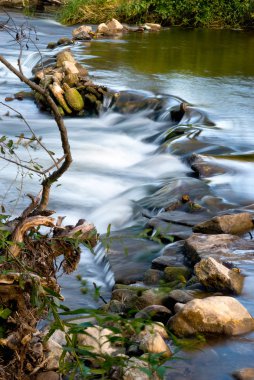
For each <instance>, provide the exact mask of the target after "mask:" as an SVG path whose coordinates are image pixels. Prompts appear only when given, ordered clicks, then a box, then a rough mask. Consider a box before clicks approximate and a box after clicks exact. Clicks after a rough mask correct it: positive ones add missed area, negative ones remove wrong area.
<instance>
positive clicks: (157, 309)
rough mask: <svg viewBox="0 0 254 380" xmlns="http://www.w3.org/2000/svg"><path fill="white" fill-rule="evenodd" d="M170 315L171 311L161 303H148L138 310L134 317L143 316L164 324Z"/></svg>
mask: <svg viewBox="0 0 254 380" xmlns="http://www.w3.org/2000/svg"><path fill="white" fill-rule="evenodd" d="M171 315H172V313H171V311H170V310H169V309H168V308H167V307H165V306H163V305H150V306H147V307H145V308H144V309H142V310H140V311H139V312H138V313H137V314H136V315H135V318H144V319H149V320H152V321H157V322H162V323H164V324H165V323H167V321H168V319H169V317H170V316H171Z"/></svg>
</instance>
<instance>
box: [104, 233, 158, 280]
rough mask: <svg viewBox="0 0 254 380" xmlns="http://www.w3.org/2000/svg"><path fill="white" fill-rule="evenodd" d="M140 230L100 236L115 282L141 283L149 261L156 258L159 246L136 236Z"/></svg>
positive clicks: (149, 264)
mask: <svg viewBox="0 0 254 380" xmlns="http://www.w3.org/2000/svg"><path fill="white" fill-rule="evenodd" d="M141 232H142V230H141V229H140V230H138V231H133V230H131V229H126V230H122V231H117V232H112V233H111V235H110V237H109V238H107V237H105V236H101V240H102V244H103V245H104V246H105V249H106V250H107V258H108V260H109V263H110V266H111V269H112V271H113V273H114V276H115V281H116V282H119V283H123V284H130V283H133V282H137V281H142V280H143V277H144V273H145V272H146V271H147V270H148V269H149V268H150V266H151V261H152V260H153V259H154V258H155V257H157V256H158V254H159V251H160V250H161V245H160V244H158V243H155V242H153V241H150V240H148V239H142V238H138V237H135V236H138V234H139V233H141Z"/></svg>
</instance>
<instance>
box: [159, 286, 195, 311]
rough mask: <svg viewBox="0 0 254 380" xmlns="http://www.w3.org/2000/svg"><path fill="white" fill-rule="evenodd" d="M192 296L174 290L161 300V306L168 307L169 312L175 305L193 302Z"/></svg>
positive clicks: (183, 291) (179, 290)
mask: <svg viewBox="0 0 254 380" xmlns="http://www.w3.org/2000/svg"><path fill="white" fill-rule="evenodd" d="M193 298H194V297H193V296H192V294H191V292H188V291H186V290H181V289H175V290H172V291H171V292H169V294H168V295H167V296H165V297H164V299H163V305H165V306H166V307H168V308H169V309H170V310H174V306H175V304H176V303H178V302H180V303H184V304H186V303H188V302H190V301H192V300H193Z"/></svg>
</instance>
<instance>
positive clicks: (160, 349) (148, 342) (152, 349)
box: [139, 331, 172, 358]
mask: <svg viewBox="0 0 254 380" xmlns="http://www.w3.org/2000/svg"><path fill="white" fill-rule="evenodd" d="M139 348H140V350H142V351H143V352H149V353H151V354H162V356H163V357H164V358H169V357H170V356H172V352H171V350H170V348H169V347H168V345H167V344H166V343H165V341H164V339H163V338H162V336H161V335H160V334H159V333H158V332H156V331H155V332H154V333H152V334H150V333H146V334H145V335H144V336H143V338H142V339H141V341H140V344H139Z"/></svg>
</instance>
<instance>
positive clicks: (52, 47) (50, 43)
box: [47, 42, 57, 49]
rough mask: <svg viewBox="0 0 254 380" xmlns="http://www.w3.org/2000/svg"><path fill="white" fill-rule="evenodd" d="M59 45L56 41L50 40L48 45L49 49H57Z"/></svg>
mask: <svg viewBox="0 0 254 380" xmlns="http://www.w3.org/2000/svg"><path fill="white" fill-rule="evenodd" d="M56 47H57V43H56V42H49V43H48V45H47V49H55V48H56Z"/></svg>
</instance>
